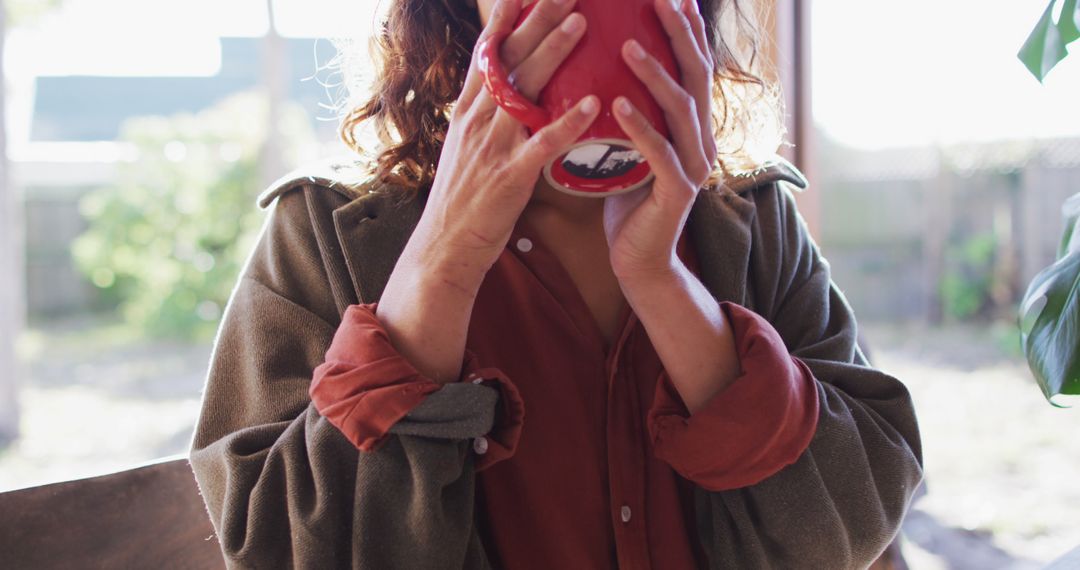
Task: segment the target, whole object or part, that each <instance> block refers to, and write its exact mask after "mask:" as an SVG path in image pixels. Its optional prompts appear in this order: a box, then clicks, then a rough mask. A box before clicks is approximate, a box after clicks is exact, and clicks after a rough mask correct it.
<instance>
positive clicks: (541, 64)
mask: <svg viewBox="0 0 1080 570" xmlns="http://www.w3.org/2000/svg"><path fill="white" fill-rule="evenodd" d="M520 1H521V0H500V1H499V2H498V3H497V4H496V5H495V7H494V9H493V11H492V14H491V17H490V19H489V21H488V25H487V26H486V27H485V29H484V31H483V33H482V34H481V37H480V39H479V40H477V44H478V45H479V43H480V41H482V40H483V39H484V38H486V37H488V36H490V35H492V34H494V33H497V32H503V31H510V30H513V32H511V33H510V35H509V36H507V37H506V39H505V40H504V41H503V44H502V48H501V57H502V60H503V62H504V64H505V66H506V69H508V70H512V71H511V72H510V78H511V80H512V81H513V83H514V84H515V86H516V87H517V88H518V90H519V91H521V93H522V94H523V95H525V96H526V97H528V98H530V99H534V100H535V98H536V95H537V94H538V93H539V91H540V89H541V88H543V86H544V85H545V84H547V82H548V80H549V79H550V78H551V76H552V74H553V73H554V72H555V70H556V68H557V67H558V66H559V65H560V64H561V63H562V62H563V60H564V59H565V58H566V56H567V55H569V53H570V51H571V50H572V49H573V48H574V46H575V45H576V44H577V42H578V40H579V39H580V38H581V37H582V33H583V32H584V29H585V18H584V17H583V16H582V15H581V14H579V13H571V10H572V9H573V6H574V2H572V1H566V0H563V2H562V3H556V2H555V1H554V0H539V3H538V4H537V5H536V7H535V9H534V10H533V11H532V12H531V13H530V14H529V16H528V17H527V18H526V19H525V21H524V22H522V24H521V26H519V27H518V28H517V29H514V22H515V21H517V19H518V17H519V15H520V12H521V10H522V7H521V6H520V5H519V4H520ZM477 60H478V57H477V54H476V50H474V52H473V58H472V63H471V64H470V67H469V71H468V74H467V76H466V79H465V86H464V89H463V90H462V93H461V95H460V96H459V97H458V100H457V102H456V104H455V106H454V110H453V113H452V115H451V117H450V127H449V129H448V132H447V135H446V142H445V144H444V145H443V149H442V154H441V156H440V157H439V166H438V170H437V171H436V174H435V180H434V183H433V185H432V188H431V191H430V194H429V196H428V201H427V205H426V206H425V208H424V215H423V217H422V219H421V222H420V224H419V226H420V227H419V228H418V229H419V230H420V231H421V233H420V234H419V236H418V238H421V240H420V241H419V242H418V244H417V245H423V246H427V247H431V248H433V250H434V251H431V252H429V254H430V255H428V256H425V257H427V259H428V260H429V261H432V262H434V265H435V266H436V267H443V268H444V269H446V268H445V267H444V264H445V262H447V261H450V262H451V264H450V265H451V267H453V268H454V269H453V271H452V273H453V275H452V276H451V278H452V279H454V280H456V281H458V282H459V283H460V284H461V285H462V286H463V287H465V288H473V287H479V285H480V282H481V281H482V280H483V275H484V274H485V273H486V272H487V270H488V269H489V268H490V267H491V265H492V264H493V263H494V262H495V260H496V259H497V258H498V256H499V253H500V252H501V251H502V249H503V248H504V247H505V246H506V242H507V241H508V240H509V237H510V232H511V230H512V229H513V226H514V224H515V222H516V221H517V219H518V217H519V216H520V215H521V212H522V211H523V209H524V208H525V206H526V204H527V203H528V201H529V199H530V197H531V196H532V193H533V189H534V187H535V185H536V182H537V179H538V178H539V176H540V171H541V169H542V168H543V166H544V164H545V163H547V162H549V161H551V160H553V159H555V158H556V157H557V156H558V155H559V154H560V149H563V148H565V147H566V146H567V145H568V144H571V143H573V142H574V141H575V140H577V138H578V137H579V136H581V134H582V133H583V132H584V131H585V129H586V128H587V127H588V126H589V124H590V123H591V122H592V120H593V118H594V116H595V115H596V114H597V110H598V108H599V103H598V100H597V98H596V97H595V96H592V97H588V98H584V99H582V100H581V101H579V102H578V105H577V106H576V107H575V108H574V109H572V110H570V111H569V112H568V113H566V114H565V115H563V116H562V117H561V118H560V119H559V120H557V121H555V122H553V123H552V124H550V125H548V126H547V127H546V128H544V129H542V130H540V131H538V132H537V133H535V134H534V135H532V136H531V137H530V136H528V132H527V130H526V128H525V127H524V126H523V125H522V124H521V123H519V122H518V121H517V120H515V119H513V118H512V117H511V116H510V115H509V114H508V113H507V112H506V111H504V110H502V109H501V108H499V107H498V105H497V104H496V103H495V102H494V100H493V99H492V97H491V94H490V93H489V92H488V91H487V89H485V88H484V85H483V74H482V72H481V71H480V70H479V69H478V62H477ZM424 238H428V239H424ZM466 262H468V267H467V268H466V267H464V265H465V263H466Z"/></svg>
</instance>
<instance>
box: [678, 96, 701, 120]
mask: <svg viewBox="0 0 1080 570" xmlns="http://www.w3.org/2000/svg"><path fill="white" fill-rule="evenodd" d="M678 97H679V98H678V106H679V110H680V111H682V112H683V113H686V114H687V115H686V116H697V101H696V100H695V99H694V96H693V95H691V94H689V93H687V92H686V91H683V92H682V93H680V94H679V95H678Z"/></svg>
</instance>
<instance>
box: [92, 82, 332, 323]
mask: <svg viewBox="0 0 1080 570" xmlns="http://www.w3.org/2000/svg"><path fill="white" fill-rule="evenodd" d="M266 113H267V102H266V100H265V98H264V97H262V96H261V95H259V94H254V93H244V94H238V95H234V96H232V97H230V98H228V99H225V100H222V101H221V102H220V103H219V104H217V105H215V106H214V107H212V108H209V109H207V110H205V111H203V112H200V113H198V114H194V115H192V114H183V115H176V116H172V117H141V118H137V119H132V120H130V121H128V122H127V123H125V125H124V127H123V128H122V133H121V140H122V141H126V142H129V143H132V144H134V145H135V146H136V148H137V149H138V152H139V156H138V159H137V160H134V161H132V162H127V163H122V164H121V165H119V166H118V171H117V175H116V177H115V181H116V182H115V183H114V184H113V185H112V186H109V187H105V188H101V189H99V190H97V191H94V192H91V193H89V194H87V195H86V196H85V197H84V198H83V200H82V201H81V202H80V204H79V208H80V211H81V212H82V214H83V215H84V216H85V218H86V219H87V221H88V229H87V231H86V232H85V233H83V234H82V235H81V236H80V237H79V238H78V239H77V240H76V242H75V244H74V246H73V254H74V257H75V260H76V263H77V265H78V266H79V268H80V270H81V271H82V272H83V273H84V274H85V275H86V276H87V278H89V279H90V281H91V282H93V284H94V285H95V286H97V287H98V289H100V291H101V293H102V295H104V296H105V297H106V298H107V299H108V300H110V301H112V302H113V303H115V304H116V305H118V306H119V308H120V311H121V314H122V316H123V318H124V320H125V321H126V322H127V323H128V324H129V325H131V326H134V327H137V328H138V329H140V330H141V331H142V332H143V333H145V334H147V335H151V336H158V337H161V336H168V337H178V338H188V339H206V338H210V337H212V335H213V333H214V330H215V328H216V326H217V322H218V319H219V317H220V315H221V312H222V310H223V308H224V306H225V303H226V301H227V300H228V297H229V294H230V293H231V291H232V287H233V285H234V283H235V281H236V278H237V275H238V274H239V271H240V269H241V267H242V265H243V263H244V261H245V259H246V256H247V254H248V252H249V251H250V249H251V248H252V246H253V245H254V240H255V238H256V237H257V234H258V231H259V227H260V225H261V222H262V219H263V214H262V212H261V211H260V210H259V209H258V208H257V207H256V204H255V198H256V196H257V195H258V193H259V191H260V190H261V188H260V184H259V175H258V172H259V154H260V151H261V148H262V146H263V142H264V140H265V138H266V133H267V129H266V124H267V120H266V116H267V115H266ZM281 132H282V144H281V148H282V151H283V152H282V154H283V155H284V156H285V157H289V156H293V157H295V156H297V155H298V152H296V151H297V150H298V149H299V148H300V145H304V144H312V141H313V140H314V135H313V133H312V131H311V127H310V125H309V123H308V122H307V118H306V116H305V115H304V112H303V110H301V109H299V108H298V107H286V108H285V109H284V111H283V113H282V124H281ZM290 149H292V152H290ZM284 160H285V161H286V162H290V164H282V165H280V168H278V167H275V168H274V170H275V171H280V172H282V173H284V172H285V171H286V170H288V169H289V168H291V167H292V166H294V164H292V163H295V160H293V161H289V160H288V159H287V158H286V159H284Z"/></svg>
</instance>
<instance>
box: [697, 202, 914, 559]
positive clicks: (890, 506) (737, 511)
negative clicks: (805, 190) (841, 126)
mask: <svg viewBox="0 0 1080 570" xmlns="http://www.w3.org/2000/svg"><path fill="white" fill-rule="evenodd" d="M756 194H757V195H756V196H755V198H754V199H755V200H756V201H757V214H756V215H757V217H758V223H757V224H756V225H755V235H754V236H753V242H754V244H755V246H754V247H755V248H756V249H757V251H756V253H753V254H752V261H751V265H752V275H751V279H752V280H753V281H754V282H755V283H756V285H755V289H754V291H755V296H756V297H757V298H756V305H755V310H758V311H760V312H761V314H762V315H763V316H765V317H766V318H767V319H768V321H769V322H771V323H772V324H773V326H774V327H775V329H776V331H777V332H778V333H779V335H780V337H781V338H782V339H783V341H784V343H785V344H786V346H787V348H788V350H789V351H790V354H791V355H792V356H793V357H795V358H796V359H797V360H798V361H800V362H802V363H804V364H805V366H806V367H807V369H808V370H809V372H810V373H811V374H812V377H813V379H814V384H815V387H816V390H817V392H818V402H819V410H818V421H817V429H816V431H815V433H814V436H813V438H812V439H811V441H810V444H809V446H808V447H807V448H806V450H805V451H804V452H803V453H802V454H801V455H800V456H799V457H798V458H797V460H796V461H795V462H794V463H793V464H791V465H789V466H787V467H785V468H783V469H780V470H779V471H777V472H776V473H775V474H773V475H771V476H769V477H767V478H765V479H763V480H761V481H759V482H757V483H755V484H752V485H749V486H746V487H741V488H738V489H731V490H725V491H716V492H711V491H708V490H706V489H702V488H700V487H698V488H697V489H696V490H695V492H696V493H697V494H698V499H699V504H702V503H704V504H708V505H710V507H711V508H710V509H708V510H707V512H704V513H699V527H700V528H702V529H705V530H704V531H703V534H702V536H701V537H700V538H701V540H702V541H704V542H705V543H706V545H707V546H708V547H707V548H706V551H708V552H713V553H715V559H713V560H710V567H712V568H729V567H739V568H865V567H867V566H868V565H869V564H870V563H872V562H873V561H874V560H875V559H876V558H877V556H878V555H879V554H880V553H881V552H882V551H883V550H884V549H885V547H886V546H887V545H888V544H889V542H890V541H891V540H892V539H893V537H894V536H895V534H896V533H897V532H898V531H899V528H900V524H901V522H902V520H903V517H904V515H905V512H906V510H907V507H908V504H909V501H910V499H911V496H912V494H913V493H914V491H915V488H916V487H917V485H918V484H919V482H920V481H921V479H922V450H921V443H920V439H919V431H918V426H917V422H916V417H915V411H914V408H913V406H912V401H911V397H910V395H909V393H908V390H907V388H906V387H905V386H904V385H903V384H902V383H901V382H900V381H899V380H897V379H896V378H894V377H892V376H890V375H889V374H887V373H885V372H883V371H881V370H876V369H874V368H871V367H869V365H868V363H867V361H866V359H865V358H864V356H863V354H862V352H861V351H860V349H859V347H858V346H857V344H856V323H855V318H854V315H853V313H852V310H851V308H850V307H849V306H848V304H847V302H846V301H845V299H844V297H843V295H842V294H841V293H840V291H839V290H838V289H837V287H836V286H835V284H833V283H832V281H831V279H830V274H829V266H828V263H827V262H826V261H825V260H824V259H823V258H822V257H821V255H820V252H819V251H818V248H817V246H816V245H815V244H814V243H813V241H812V240H811V238H810V237H809V234H808V232H807V230H806V227H805V224H804V223H803V221H802V219H801V217H800V216H799V215H798V213H797V210H796V208H795V203H794V199H793V197H792V196H791V193H790V192H789V191H788V190H787V188H786V187H784V186H783V185H781V184H774V185H773V188H772V189H767V188H762V189H759V191H756Z"/></svg>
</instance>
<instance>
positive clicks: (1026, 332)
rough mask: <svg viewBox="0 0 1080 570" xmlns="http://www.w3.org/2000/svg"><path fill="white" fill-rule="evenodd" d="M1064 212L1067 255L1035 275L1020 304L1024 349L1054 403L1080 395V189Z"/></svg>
mask: <svg viewBox="0 0 1080 570" xmlns="http://www.w3.org/2000/svg"><path fill="white" fill-rule="evenodd" d="M1064 213H1065V218H1066V221H1067V224H1066V230H1065V238H1064V239H1063V240H1062V251H1061V256H1060V258H1059V259H1058V260H1057V262H1056V263H1054V264H1053V265H1051V266H1050V267H1047V268H1046V269H1044V270H1043V271H1041V272H1040V273H1039V274H1038V275H1036V276H1035V279H1034V280H1032V282H1031V285H1030V286H1028V290H1027V293H1025V294H1024V300H1023V301H1022V302H1021V304H1020V339H1021V343H1022V344H1023V347H1024V353H1025V354H1026V356H1027V360H1028V365H1029V366H1030V367H1031V372H1032V374H1034V376H1035V380H1036V381H1037V382H1038V383H1039V387H1040V388H1042V391H1043V394H1044V395H1045V396H1046V398H1047V400H1050V402H1051V403H1055V402H1054V400H1053V398H1054V397H1055V396H1058V395H1074V396H1075V395H1080V232H1077V231H1076V229H1077V223H1078V220H1080V194H1076V195H1074V196H1073V197H1072V198H1070V199H1069V200H1068V201H1066V202H1065V207H1064ZM1055 405H1057V404H1056V403H1055Z"/></svg>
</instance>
